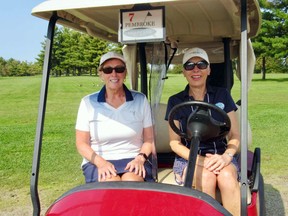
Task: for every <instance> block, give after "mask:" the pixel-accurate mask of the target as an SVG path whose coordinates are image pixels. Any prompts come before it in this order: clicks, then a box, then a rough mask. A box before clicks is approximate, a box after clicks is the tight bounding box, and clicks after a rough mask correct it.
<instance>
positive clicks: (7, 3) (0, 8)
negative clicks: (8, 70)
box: [0, 0, 48, 62]
mask: <svg viewBox="0 0 288 216" xmlns="http://www.w3.org/2000/svg"><path fill="white" fill-rule="evenodd" d="M43 1H44V0H2V1H1V5H0V28H1V30H0V57H2V58H4V59H5V60H8V59H10V58H13V59H16V60H19V61H27V62H35V61H36V60H35V58H36V57H37V56H38V54H39V53H40V50H41V49H42V47H41V42H43V41H44V40H45V36H46V35H47V27H48V21H46V20H43V19H40V18H38V17H35V16H32V15H31V11H32V9H33V8H34V7H35V6H36V5H38V4H40V3H41V2H43Z"/></svg>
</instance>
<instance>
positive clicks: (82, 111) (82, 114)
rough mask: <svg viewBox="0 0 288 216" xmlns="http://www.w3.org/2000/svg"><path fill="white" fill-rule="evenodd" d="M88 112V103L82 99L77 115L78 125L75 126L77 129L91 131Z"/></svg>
mask: <svg viewBox="0 0 288 216" xmlns="http://www.w3.org/2000/svg"><path fill="white" fill-rule="evenodd" d="M88 114H89V113H88V109H87V106H86V103H85V101H84V100H83V99H82V100H81V103H80V106H79V109H78V115H77V120H76V126H75V129H76V130H80V131H90V127H89V118H88Z"/></svg>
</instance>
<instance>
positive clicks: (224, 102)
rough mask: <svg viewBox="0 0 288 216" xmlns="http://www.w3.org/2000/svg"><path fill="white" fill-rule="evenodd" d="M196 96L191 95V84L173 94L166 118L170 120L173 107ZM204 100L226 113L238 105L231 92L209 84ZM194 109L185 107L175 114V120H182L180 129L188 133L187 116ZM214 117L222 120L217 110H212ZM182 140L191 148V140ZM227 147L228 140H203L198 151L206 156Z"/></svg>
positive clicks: (222, 151) (234, 109)
mask: <svg viewBox="0 0 288 216" xmlns="http://www.w3.org/2000/svg"><path fill="white" fill-rule="evenodd" d="M193 100H194V98H193V97H192V96H189V85H187V86H186V87H185V89H184V90H183V91H181V92H179V93H177V94H175V95H173V96H171V97H170V98H169V100H168V104H167V110H166V115H165V120H168V115H169V113H170V111H171V109H172V108H173V107H174V106H175V105H177V104H180V103H182V102H184V101H193ZM204 101H205V102H207V103H211V104H214V105H216V106H218V107H220V108H221V109H223V110H224V111H225V112H226V113H229V112H231V111H236V110H237V107H236V105H235V103H234V101H233V99H232V97H231V95H230V93H229V92H228V91H227V90H226V89H225V88H221V87H214V86H209V85H208V86H207V93H206V94H205V97H204ZM192 111H193V108H192V107H191V108H190V107H184V108H183V110H182V111H181V112H178V113H176V115H175V116H174V120H178V121H179V122H180V130H181V131H183V132H184V133H186V127H187V118H188V117H189V115H190V114H191V112H192ZM212 117H213V118H214V119H216V120H218V121H221V120H222V119H221V117H220V116H217V114H216V113H215V112H212ZM181 142H182V143H183V144H184V145H186V146H187V147H188V148H190V141H189V140H186V139H184V138H181ZM226 147H227V140H226V139H223V140H218V141H215V142H201V143H200V145H199V149H198V153H199V154H200V155H203V156H205V154H206V153H212V154H223V153H224V152H225V149H226Z"/></svg>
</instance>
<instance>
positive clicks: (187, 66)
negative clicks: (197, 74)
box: [183, 61, 209, 70]
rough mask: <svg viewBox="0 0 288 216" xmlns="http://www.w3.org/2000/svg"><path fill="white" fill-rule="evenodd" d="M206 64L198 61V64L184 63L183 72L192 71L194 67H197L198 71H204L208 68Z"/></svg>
mask: <svg viewBox="0 0 288 216" xmlns="http://www.w3.org/2000/svg"><path fill="white" fill-rule="evenodd" d="M208 65H209V64H208V62H206V61H199V62H196V63H194V62H186V63H185V64H184V65H183V67H184V69H185V70H193V69H194V68H195V66H197V68H199V69H200V70H203V69H206V68H207V67H208Z"/></svg>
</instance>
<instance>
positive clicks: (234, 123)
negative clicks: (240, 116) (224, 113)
mask: <svg viewBox="0 0 288 216" xmlns="http://www.w3.org/2000/svg"><path fill="white" fill-rule="evenodd" d="M228 116H229V118H230V121H231V129H230V131H229V133H228V137H227V138H228V144H227V149H226V151H225V153H226V154H228V155H230V156H231V155H235V154H236V153H239V151H240V148H239V147H240V132H239V124H238V120H237V116H236V113H235V111H231V112H229V113H228Z"/></svg>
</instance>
